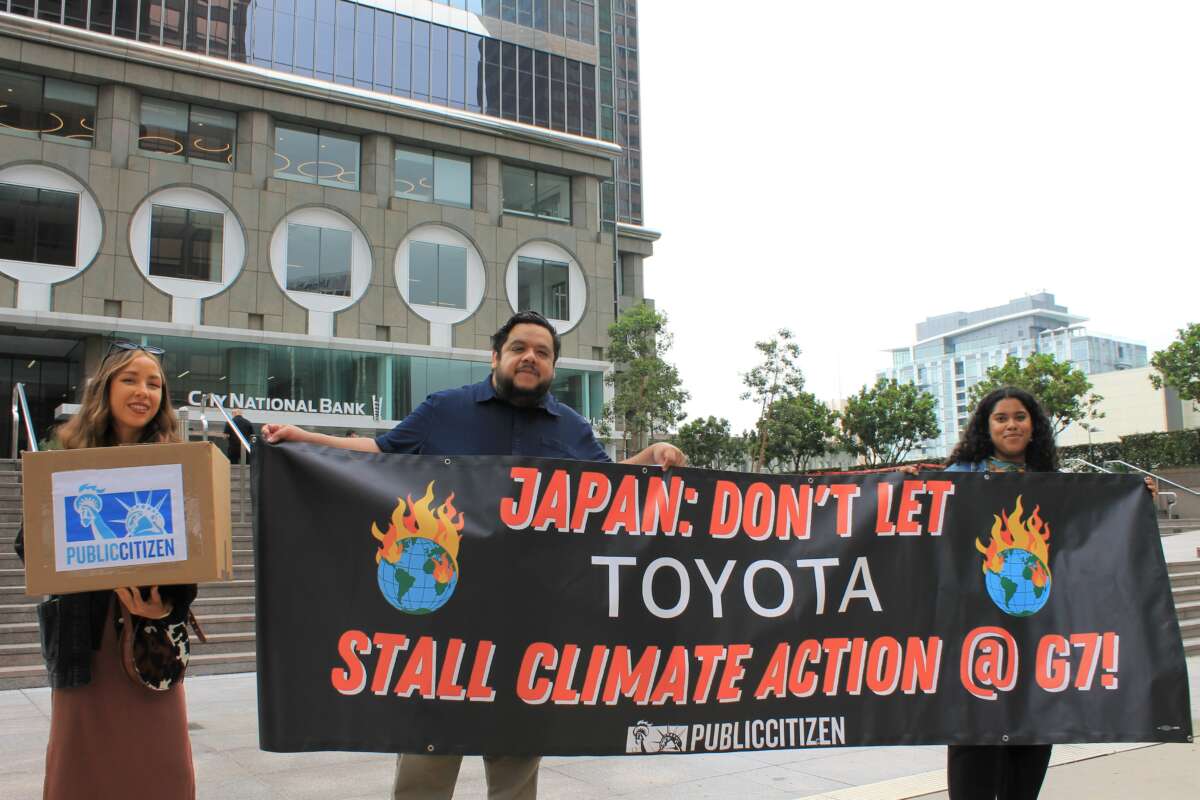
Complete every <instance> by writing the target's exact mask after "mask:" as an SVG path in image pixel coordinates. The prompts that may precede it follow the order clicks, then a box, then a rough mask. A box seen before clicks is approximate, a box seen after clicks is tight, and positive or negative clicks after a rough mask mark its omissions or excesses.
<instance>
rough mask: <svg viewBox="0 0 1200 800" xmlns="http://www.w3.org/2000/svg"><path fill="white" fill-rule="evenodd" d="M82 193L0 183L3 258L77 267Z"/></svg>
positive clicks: (0, 231) (1, 253) (0, 236)
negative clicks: (80, 198)
mask: <svg viewBox="0 0 1200 800" xmlns="http://www.w3.org/2000/svg"><path fill="white" fill-rule="evenodd" d="M78 229H79V195H78V194H76V193H74V192H61V191H57V190H55V189H40V188H38V187H35V186H17V185H14V184H8V183H0V259H5V260H9V261H25V262H32V263H35V264H55V265H57V266H60V267H73V266H75V239H76V235H77V232H78Z"/></svg>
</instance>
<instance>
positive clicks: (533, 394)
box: [492, 371, 551, 408]
mask: <svg viewBox="0 0 1200 800" xmlns="http://www.w3.org/2000/svg"><path fill="white" fill-rule="evenodd" d="M492 377H493V378H494V382H495V388H496V396H497V397H499V398H500V399H501V400H504V401H506V402H508V403H511V404H512V405H514V406H520V407H522V408H528V407H532V406H536V405H537V404H538V403H540V402H542V398H544V397H545V396H546V395H547V394H548V393H549V391H550V381H551V379H550V378H547V379H546V380H544V381H540V382H539V383H538V385H537V386H535V387H533V388H532V389H522V388H521V387H520V386H517V385H516V384H515V383H514V382H513V378H514V377H515V373H514V375H501V374H500V373H499V372H498V371H496V372H493V373H492Z"/></svg>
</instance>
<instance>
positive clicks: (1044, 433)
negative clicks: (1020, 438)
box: [946, 386, 1058, 472]
mask: <svg viewBox="0 0 1200 800" xmlns="http://www.w3.org/2000/svg"><path fill="white" fill-rule="evenodd" d="M1008 398H1012V399H1013V400H1016V401H1017V402H1019V403H1020V404H1021V405H1023V406H1025V410H1026V411H1028V412H1029V419H1030V421H1031V422H1032V423H1033V437H1032V438H1031V439H1030V441H1029V446H1028V447H1026V448H1025V467H1026V469H1028V470H1029V471H1030V472H1054V471H1055V470H1057V469H1058V451H1057V450H1056V449H1055V447H1054V429H1053V427H1052V426H1051V424H1050V420H1049V419H1048V418H1047V417H1046V412H1045V411H1043V410H1042V405H1041V403H1039V402H1038V401H1037V399H1036V398H1035V397H1034V396H1033V395H1031V394H1030V393H1029V392H1027V391H1025V390H1024V389H1018V388H1017V387H1015V386H1002V387H1000V388H999V389H996V390H994V391H992V392H990V393H989V394H988V395H987V396H986V397H984V398H983V399H982V400H980V401H979V406H978V407H977V408H976V409H975V413H974V414H972V415H971V421H970V422H968V423H967V427H966V428H964V429H963V432H962V438H961V439H959V441H958V446H957V447H955V448H954V452H953V453H951V454H950V458H949V459H948V460H947V461H946V464H947V465H949V464H958V463H970V462H974V461H983V460H984V459H986V458H988V457H989V456H992V455H994V454H995V452H996V446H995V445H994V444H992V435H991V432H990V430H989V428H988V420H989V419H990V418H991V416H992V409H994V408H995V407H996V404H997V403H999V402H1000V401H1001V400H1005V399H1008Z"/></svg>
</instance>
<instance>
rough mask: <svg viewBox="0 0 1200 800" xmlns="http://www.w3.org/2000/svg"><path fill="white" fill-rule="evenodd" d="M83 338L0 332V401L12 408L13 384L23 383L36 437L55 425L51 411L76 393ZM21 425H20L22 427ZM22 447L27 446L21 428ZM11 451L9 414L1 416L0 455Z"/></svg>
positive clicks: (10, 420) (9, 455)
mask: <svg viewBox="0 0 1200 800" xmlns="http://www.w3.org/2000/svg"><path fill="white" fill-rule="evenodd" d="M83 353H84V340H83V339H80V338H63V339H51V338H41V337H33V336H19V335H10V334H0V401H2V403H3V406H2V407H3V408H4V409H6V410H7V409H10V408H11V400H12V394H13V386H14V385H15V384H17V383H22V384H24V385H25V396H26V399H28V401H29V415H30V417H31V418H32V420H33V429H34V432H35V434H36V435H37V437H38V439H45V438H46V436H47V435H49V433H50V431H51V429H52V428H53V427H54V411H55V409H56V408H58V407H59V406H60V405H62V404H63V403H70V402H73V401H74V398H76V397H77V396H78V391H77V390H78V389H79V388H80V387H79V381H80V380H82V372H83ZM23 427H24V425H23V424H22V428H23ZM19 442H20V446H21V449H23V450H24V449H27V448H28V444H27V443H26V437H25V433H24V431H22V432H21V434H20V439H19ZM11 454H12V416H11V414H5V415H4V422H3V424H0V458H10V457H11Z"/></svg>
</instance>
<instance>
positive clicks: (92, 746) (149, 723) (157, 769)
mask: <svg viewBox="0 0 1200 800" xmlns="http://www.w3.org/2000/svg"><path fill="white" fill-rule="evenodd" d="M116 602H117V599H116V596H115V595H114V596H113V599H112V601H111V603H110V605H109V610H108V614H107V615H106V616H105V620H104V637H103V639H102V642H101V645H100V649H99V650H98V651H96V654H95V655H94V656H93V658H92V681H91V683H89V684H88V685H87V686H80V687H78V688H74V689H55V690H53V691H52V692H51V695H50V703H51V710H50V743H49V744H48V745H47V746H46V783H45V787H44V789H43V791H42V797H43V798H44V800H77V799H78V798H81V797H87V798H92V799H93V800H131V798H135V797H151V796H152V797H162V798H169V800H176V798H178V799H179V800H191V799H192V798H194V797H195V796H196V776H195V773H194V772H193V770H192V744H191V741H190V740H189V739H188V731H187V701H186V699H185V697H184V694H183V684H182V683H180V684H176V685H175V686H174V687H172V688H171V689H169V690H167V691H165V692H156V691H153V690H151V689H146V688H144V687H142V686H138V685H136V684H134V682H133V681H132V680H130V679H129V676H128V675H126V674H125V670H124V669H123V668H122V667H121V661H120V647H119V643H118V641H117V632H116V627H115V625H114V624H113V613H114V607H113V605H112V603H116Z"/></svg>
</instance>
